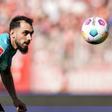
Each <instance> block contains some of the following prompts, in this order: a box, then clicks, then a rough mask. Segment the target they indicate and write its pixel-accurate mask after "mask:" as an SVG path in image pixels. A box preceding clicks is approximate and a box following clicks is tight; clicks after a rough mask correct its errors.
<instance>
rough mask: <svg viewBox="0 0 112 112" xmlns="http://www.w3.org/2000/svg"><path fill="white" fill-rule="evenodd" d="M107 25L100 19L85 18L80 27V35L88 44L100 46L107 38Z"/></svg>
mask: <svg viewBox="0 0 112 112" xmlns="http://www.w3.org/2000/svg"><path fill="white" fill-rule="evenodd" d="M108 29H109V28H108V24H107V22H106V20H104V19H103V18H101V17H90V18H87V19H86V20H85V21H84V22H83V25H82V28H81V34H82V37H83V38H84V40H85V41H87V42H88V43H90V44H100V43H102V42H104V41H105V40H106V38H107V37H108Z"/></svg>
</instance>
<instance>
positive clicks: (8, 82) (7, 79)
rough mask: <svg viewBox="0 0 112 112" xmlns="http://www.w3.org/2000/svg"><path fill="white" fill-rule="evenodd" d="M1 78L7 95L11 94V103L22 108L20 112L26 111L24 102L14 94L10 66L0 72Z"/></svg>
mask: <svg viewBox="0 0 112 112" xmlns="http://www.w3.org/2000/svg"><path fill="white" fill-rule="evenodd" d="M1 78H2V82H3V84H4V86H5V88H6V89H7V91H8V93H9V95H10V96H11V98H12V100H13V103H14V105H15V106H16V107H19V108H20V109H21V110H23V111H22V112H25V111H26V106H25V104H24V103H22V102H21V101H20V100H19V99H18V98H17V95H16V90H15V87H14V81H13V77H12V73H11V70H10V67H8V68H7V69H6V70H4V71H2V72H1Z"/></svg>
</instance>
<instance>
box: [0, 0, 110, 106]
mask: <svg viewBox="0 0 112 112" xmlns="http://www.w3.org/2000/svg"><path fill="white" fill-rule="evenodd" d="M15 15H26V16H29V17H31V18H33V19H34V31H35V32H34V35H33V40H32V42H31V44H30V48H29V53H28V54H27V55H22V54H21V53H20V52H17V54H16V55H15V56H14V58H13V63H12V72H13V77H14V82H15V86H16V90H17V92H18V94H22V96H23V97H22V98H23V99H24V98H25V97H26V96H28V98H29V99H30V97H31V99H33V95H34V96H35V98H37V99H38V101H39V102H40V103H41V101H42V100H41V99H39V98H44V99H43V102H44V104H45V102H46V104H48V103H49V102H47V101H49V100H52V98H54V99H55V98H56V99H57V96H59V98H58V99H59V100H60V95H61V98H62V97H64V95H65V96H66V98H67V99H66V98H65V97H64V99H66V101H68V102H69V104H72V103H70V102H71V101H72V100H73V99H72V98H71V99H70V98H69V97H68V96H73V97H76V98H79V97H78V96H80V97H81V96H82V97H83V99H82V100H80V103H83V104H85V103H84V101H83V100H84V98H85V101H86V100H87V99H88V98H90V99H91V98H92V96H94V97H95V98H96V100H97V99H98V98H100V99H102V98H104V97H101V96H105V97H106V96H107V97H108V99H107V102H108V101H110V102H111V103H112V99H111V97H109V96H111V95H112V38H111V35H112V34H111V30H112V29H111V26H112V1H111V0H0V33H2V32H5V31H8V27H9V26H8V25H9V23H10V20H11V19H12V18H13V17H14V16H15ZM91 16H100V17H103V18H104V19H105V20H107V22H108V24H109V26H110V29H109V32H110V33H109V36H108V38H107V40H106V41H105V42H103V43H101V44H99V45H91V44H88V43H87V42H85V41H84V40H83V39H82V37H81V25H82V22H83V21H84V20H85V19H86V18H88V17H91ZM5 91H6V90H5V89H4V87H3V85H2V82H0V93H1V95H4V94H5ZM41 95H42V97H41ZM46 95H48V96H51V97H50V99H49V100H48V99H47V100H45V97H46ZM52 96H54V97H52ZM96 96H99V97H96ZM82 97H81V98H82ZM94 97H93V99H94ZM2 98H3V97H2ZM35 98H34V99H33V100H32V102H33V101H34V100H35ZM46 98H47V97H46ZM48 98H49V97H48ZM31 99H30V100H31ZM56 99H55V100H56ZM68 99H70V101H69V100H68ZM93 99H91V101H94V100H93ZM24 100H25V99H24ZM27 100H28V99H27ZM27 100H25V101H27ZM62 100H63V98H62V99H61V101H62ZM88 100H89V99H88ZM96 100H95V101H94V102H95V104H96ZM3 101H4V102H5V103H8V101H6V100H4V99H3ZM38 101H36V102H37V103H38ZM77 101H79V99H78V100H76V99H75V101H74V100H73V104H77ZM29 102H30V101H29ZM51 102H55V101H51ZM75 102H76V103H75ZM97 102H98V101H97ZM99 102H100V103H101V102H102V100H99ZM103 102H104V103H105V104H108V103H109V102H108V103H107V102H105V98H104V99H103ZM33 103H34V102H33ZM58 103H59V101H58ZM80 103H79V104H80ZM87 104H90V103H87Z"/></svg>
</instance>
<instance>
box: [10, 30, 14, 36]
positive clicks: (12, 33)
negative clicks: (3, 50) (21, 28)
mask: <svg viewBox="0 0 112 112" xmlns="http://www.w3.org/2000/svg"><path fill="white" fill-rule="evenodd" d="M10 37H12V38H15V34H14V30H11V31H10Z"/></svg>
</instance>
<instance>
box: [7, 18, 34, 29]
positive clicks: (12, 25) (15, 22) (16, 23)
mask: <svg viewBox="0 0 112 112" xmlns="http://www.w3.org/2000/svg"><path fill="white" fill-rule="evenodd" d="M20 21H25V22H27V23H29V24H30V25H31V26H32V23H33V20H32V19H31V18H29V17H26V16H15V17H14V18H13V19H12V20H11V22H10V25H9V30H12V29H14V28H17V27H20Z"/></svg>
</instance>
